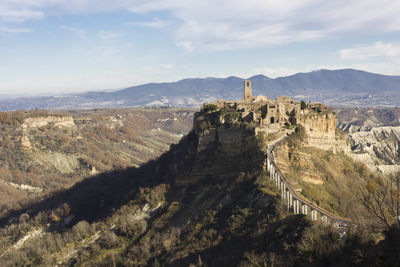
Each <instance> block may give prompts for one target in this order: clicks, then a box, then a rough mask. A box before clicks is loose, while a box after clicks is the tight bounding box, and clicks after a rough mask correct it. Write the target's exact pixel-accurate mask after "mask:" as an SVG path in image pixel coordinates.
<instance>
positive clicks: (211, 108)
mask: <svg viewBox="0 0 400 267" xmlns="http://www.w3.org/2000/svg"><path fill="white" fill-rule="evenodd" d="M217 109H218V107H217V105H215V104H203V108H202V111H203V112H205V113H208V112H214V111H216V110H217Z"/></svg>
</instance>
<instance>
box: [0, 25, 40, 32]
mask: <svg viewBox="0 0 400 267" xmlns="http://www.w3.org/2000/svg"><path fill="white" fill-rule="evenodd" d="M0 32H7V33H27V32H32V30H31V29H29V28H8V27H4V26H0Z"/></svg>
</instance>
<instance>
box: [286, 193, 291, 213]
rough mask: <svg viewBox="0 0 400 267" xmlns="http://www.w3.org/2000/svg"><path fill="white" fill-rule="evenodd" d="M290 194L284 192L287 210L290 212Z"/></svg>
mask: <svg viewBox="0 0 400 267" xmlns="http://www.w3.org/2000/svg"><path fill="white" fill-rule="evenodd" d="M290 195H291V194H290V192H289V191H286V199H287V209H288V210H290Z"/></svg>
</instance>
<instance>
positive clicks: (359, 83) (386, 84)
mask: <svg viewBox="0 0 400 267" xmlns="http://www.w3.org/2000/svg"><path fill="white" fill-rule="evenodd" d="M248 79H250V80H252V84H253V95H259V94H263V95H266V96H267V97H270V98H275V97H277V96H281V95H286V96H291V97H293V98H295V99H298V100H305V101H314V102H324V103H325V104H327V105H334V106H399V105H400V76H388V75H380V74H374V73H369V72H365V71H360V70H354V69H341V70H324V69H323V70H317V71H312V72H309V73H297V74H294V75H291V76H287V77H279V78H275V79H271V78H269V77H266V76H264V75H255V76H252V77H250V78H248ZM243 81H244V79H242V78H239V77H235V76H231V77H227V78H191V79H183V80H180V81H177V82H170V83H148V84H143V85H138V86H133V87H129V88H125V89H122V90H118V91H107V92H105V91H103V92H86V93H81V94H68V95H54V96H45V97H43V96H41V97H19V98H13V99H1V100H0V110H17V109H35V108H38V109H51V108H55V109H91V108H111V107H119V108H121V107H137V106H167V105H171V106H182V107H183V106H184V107H190V106H191V107H196V106H199V105H201V104H202V103H204V102H211V101H214V100H217V99H239V98H242V92H243Z"/></svg>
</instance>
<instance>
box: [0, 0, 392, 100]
mask: <svg viewBox="0 0 400 267" xmlns="http://www.w3.org/2000/svg"><path fill="white" fill-rule="evenodd" d="M399 14H400V1H394V0H335V1H326V0H325V1H323V0H291V1H282V0H246V1H243V0H113V1H110V0H0V95H38V94H63V93H77V92H84V91H91V90H106V89H119V88H125V87H129V86H133V85H138V84H143V83H148V82H169V81H176V80H180V79H183V78H194V77H228V76H232V75H234V76H239V77H242V78H247V77H250V76H252V75H256V74H264V75H266V76H268V77H271V78H275V77H279V76H288V75H291V74H294V73H297V72H309V71H313V70H318V69H342V68H354V69H360V70H365V71H369V72H374V73H380V74H385V75H400V15H399Z"/></svg>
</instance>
